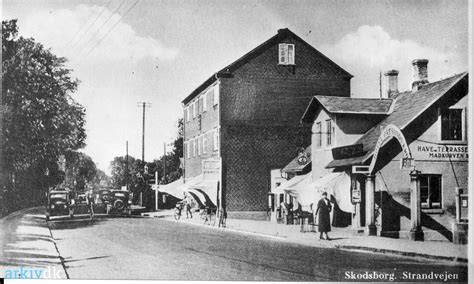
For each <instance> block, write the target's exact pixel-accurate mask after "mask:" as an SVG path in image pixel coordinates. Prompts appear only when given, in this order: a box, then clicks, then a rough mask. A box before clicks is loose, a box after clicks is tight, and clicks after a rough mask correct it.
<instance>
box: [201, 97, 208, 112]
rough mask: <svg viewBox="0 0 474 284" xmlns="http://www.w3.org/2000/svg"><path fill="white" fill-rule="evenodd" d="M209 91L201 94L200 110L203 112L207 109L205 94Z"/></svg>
mask: <svg viewBox="0 0 474 284" xmlns="http://www.w3.org/2000/svg"><path fill="white" fill-rule="evenodd" d="M208 93H209V92H206V93H205V94H204V95H202V112H205V111H206V110H207V95H208Z"/></svg>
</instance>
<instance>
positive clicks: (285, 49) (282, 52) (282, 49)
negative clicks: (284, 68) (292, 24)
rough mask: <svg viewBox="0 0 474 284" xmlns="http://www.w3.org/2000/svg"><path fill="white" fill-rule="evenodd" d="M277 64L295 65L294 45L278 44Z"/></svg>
mask: <svg viewBox="0 0 474 284" xmlns="http://www.w3.org/2000/svg"><path fill="white" fill-rule="evenodd" d="M278 64H280V65H294V64H295V45H294V44H288V43H280V44H279V45H278Z"/></svg>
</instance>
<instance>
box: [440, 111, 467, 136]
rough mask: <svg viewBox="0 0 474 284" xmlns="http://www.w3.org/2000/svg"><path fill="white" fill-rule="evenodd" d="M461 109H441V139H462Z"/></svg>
mask: <svg viewBox="0 0 474 284" xmlns="http://www.w3.org/2000/svg"><path fill="white" fill-rule="evenodd" d="M462 136H463V135H462V109H443V110H441V140H457V141H460V140H462Z"/></svg>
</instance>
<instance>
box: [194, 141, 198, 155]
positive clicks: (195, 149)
mask: <svg viewBox="0 0 474 284" xmlns="http://www.w3.org/2000/svg"><path fill="white" fill-rule="evenodd" d="M197 146H198V144H197V141H196V138H194V139H193V157H194V158H196V154H197Z"/></svg>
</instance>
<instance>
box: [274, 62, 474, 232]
mask: <svg viewBox="0 0 474 284" xmlns="http://www.w3.org/2000/svg"><path fill="white" fill-rule="evenodd" d="M412 65H413V78H414V82H413V84H412V86H413V87H412V90H409V91H405V92H398V86H397V80H398V79H397V76H398V71H396V70H391V71H388V72H387V73H386V76H387V82H388V84H387V85H388V90H387V92H385V93H384V97H382V98H380V99H363V98H349V97H326V96H315V97H314V98H313V99H312V100H311V102H310V103H309V105H308V107H307V109H306V111H305V113H304V115H303V117H302V121H303V122H305V123H308V124H310V125H311V126H312V145H311V173H309V174H308V175H311V179H304V178H303V177H298V178H299V180H303V179H304V180H310V181H312V183H311V182H310V183H309V184H307V185H304V186H303V185H301V184H300V185H299V188H296V189H295V188H292V189H291V190H289V189H287V190H285V192H287V193H292V194H293V193H294V196H295V197H296V198H297V199H298V197H299V199H300V200H298V202H299V203H302V204H311V203H314V202H316V201H317V199H318V194H317V193H318V191H321V190H325V191H329V193H330V194H331V195H332V197H334V198H333V201H334V202H335V204H337V206H335V207H336V208H338V209H341V210H335V211H336V212H335V216H334V219H337V221H338V222H334V223H333V225H341V226H346V225H348V224H351V223H352V226H353V227H355V228H363V227H365V229H366V232H367V233H368V234H369V235H374V234H378V235H381V236H388V237H396V238H410V239H414V240H423V239H436V240H453V239H454V240H456V239H457V240H456V241H459V238H460V237H462V236H464V237H465V234H464V233H466V232H465V230H466V223H463V222H461V221H462V219H463V216H464V214H465V212H467V200H465V201H463V200H461V199H462V196H460V195H459V194H460V193H462V192H464V194H466V193H467V191H468V158H469V156H468V146H467V145H468V140H467V138H468V135H467V129H468V127H467V125H468V121H467V112H468V109H467V108H468V94H469V89H468V74H467V73H461V74H458V75H454V76H451V77H449V78H446V79H443V80H439V81H436V82H432V83H429V82H428V69H427V65H428V60H426V59H421V60H414V61H413V62H412ZM295 159H297V158H294V160H293V161H292V162H291V163H290V164H288V166H289V165H291V164H292V163H293V164H294V161H295ZM288 166H287V167H286V168H288ZM300 174H301V173H300ZM337 179H341V182H339V184H338V183H337ZM335 185H337V186H335ZM308 189H310V190H312V191H313V192H314V193H315V194H314V195H312V196H311V197H310V198H309V199H307V198H306V196H309V195H308V194H307V192H306V191H308ZM277 190H278V189H277ZM280 191H281V190H280ZM303 196H304V197H305V198H306V199H307V200H304V198H302V197H303ZM336 213H337V214H336ZM464 217H466V216H464Z"/></svg>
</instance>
